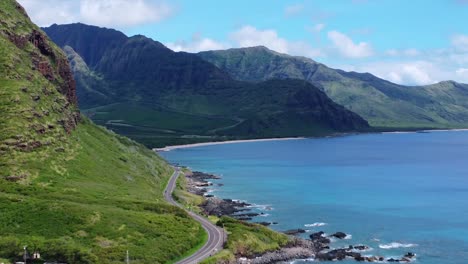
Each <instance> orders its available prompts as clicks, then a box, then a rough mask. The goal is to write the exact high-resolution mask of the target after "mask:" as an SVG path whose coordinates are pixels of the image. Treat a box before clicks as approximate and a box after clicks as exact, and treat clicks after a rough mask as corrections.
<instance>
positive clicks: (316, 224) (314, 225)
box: [304, 222, 327, 227]
mask: <svg viewBox="0 0 468 264" xmlns="http://www.w3.org/2000/svg"><path fill="white" fill-rule="evenodd" d="M324 225H327V223H320V222H317V223H313V224H305V225H304V226H305V227H319V226H324Z"/></svg>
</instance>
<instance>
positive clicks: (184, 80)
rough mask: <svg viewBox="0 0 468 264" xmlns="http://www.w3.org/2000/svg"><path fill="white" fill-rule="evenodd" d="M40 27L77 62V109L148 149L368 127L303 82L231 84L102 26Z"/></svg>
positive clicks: (188, 59) (192, 58)
mask: <svg viewBox="0 0 468 264" xmlns="http://www.w3.org/2000/svg"><path fill="white" fill-rule="evenodd" d="M44 30H45V31H46V32H47V34H49V36H50V37H51V38H52V39H53V40H54V41H55V42H56V43H57V44H58V45H59V46H61V47H63V48H64V49H65V51H67V54H69V59H70V61H71V62H72V65H75V67H73V69H74V75H75V76H76V77H77V81H78V91H79V93H78V96H79V100H80V103H82V105H81V109H83V110H84V112H85V113H86V114H87V115H88V116H90V117H91V118H92V119H93V120H95V121H96V122H99V123H100V124H102V125H105V126H107V127H108V128H110V129H112V130H114V131H116V132H118V133H120V134H123V135H127V136H129V137H132V138H133V139H135V140H138V141H139V142H142V143H144V144H146V145H147V146H150V147H157V146H164V145H170V144H184V143H193V142H200V141H217V140H226V139H240V138H263V137H287V136H321V135H329V134H333V133H337V132H350V131H361V130H366V129H368V124H367V122H366V121H365V120H363V119H362V118H361V117H359V116H358V115H356V114H354V113H352V112H350V111H349V110H347V109H345V108H343V107H341V106H340V105H337V104H336V103H334V102H333V101H331V100H330V99H329V98H328V97H327V96H326V95H325V94H324V93H323V92H322V91H320V90H319V89H318V88H317V87H315V86H313V85H311V84H309V83H307V82H304V81H300V80H289V79H288V80H269V81H267V82H264V83H260V84H254V83H250V82H241V81H235V80H233V79H232V78H231V77H230V76H229V75H228V74H226V73H225V72H223V71H221V70H220V69H218V68H217V67H215V66H214V65H213V64H211V63H209V62H206V61H205V60H203V59H201V58H199V57H198V56H197V55H195V54H190V53H185V52H174V51H172V50H170V49H168V48H167V47H165V46H164V45H162V44H161V43H159V42H157V41H153V40H151V39H149V38H146V37H144V36H133V37H129V38H127V37H122V36H124V35H123V34H122V33H121V32H118V31H115V30H111V29H106V28H98V27H94V26H88V25H83V24H70V25H53V26H51V27H48V28H45V29H44ZM80 91H81V93H80Z"/></svg>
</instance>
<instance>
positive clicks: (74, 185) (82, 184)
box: [0, 0, 205, 263]
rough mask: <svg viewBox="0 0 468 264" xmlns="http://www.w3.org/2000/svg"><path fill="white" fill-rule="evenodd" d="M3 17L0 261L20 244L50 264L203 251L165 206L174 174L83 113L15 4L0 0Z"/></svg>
mask: <svg viewBox="0 0 468 264" xmlns="http://www.w3.org/2000/svg"><path fill="white" fill-rule="evenodd" d="M0 21H1V23H0V112H1V114H0V234H1V235H0V262H6V263H9V262H13V261H19V260H21V259H22V258H21V255H22V252H23V246H24V245H27V246H28V248H29V250H30V251H33V250H38V251H39V252H40V253H41V255H42V257H43V259H44V260H47V261H49V262H52V261H58V262H67V263H122V262H123V261H124V259H125V255H126V251H127V250H129V252H130V258H131V260H132V263H166V262H169V261H171V260H175V259H178V258H180V257H181V256H182V255H184V254H186V253H188V252H189V251H191V250H193V248H194V247H196V246H197V245H200V244H201V243H202V242H203V240H204V238H205V237H204V236H205V235H204V232H203V230H202V228H201V227H200V225H199V224H198V223H196V222H194V221H193V220H192V219H191V218H190V217H189V216H188V215H187V214H186V213H185V212H184V211H182V210H181V209H179V208H176V207H173V206H170V205H168V204H167V203H166V202H164V200H163V197H162V190H163V187H164V185H165V184H166V182H167V180H168V178H169V176H170V174H171V173H172V169H171V168H170V167H169V166H168V165H167V164H166V163H165V162H164V161H163V160H162V159H160V158H159V157H158V156H156V155H155V154H154V153H153V152H152V151H150V150H148V149H146V148H144V147H143V146H142V145H139V144H137V143H135V142H133V141H131V140H129V139H127V138H124V137H121V136H118V135H116V134H114V133H111V132H109V131H107V130H105V129H104V128H101V127H97V126H96V125H94V124H92V123H91V122H90V121H88V120H87V119H86V118H84V119H83V118H81V117H80V114H79V112H78V109H77V105H76V94H75V83H74V80H73V78H72V73H71V71H70V68H69V64H68V62H67V58H66V56H65V55H64V54H63V53H62V51H61V50H60V49H59V48H58V47H57V46H55V45H54V44H53V43H52V42H51V41H50V40H49V39H48V38H47V36H46V35H45V33H43V32H42V31H41V30H40V29H39V28H38V27H36V26H35V25H33V24H32V23H31V21H30V20H29V18H28V17H27V15H26V13H25V11H24V9H23V8H22V7H21V6H20V5H19V4H17V3H16V2H15V1H13V0H4V1H1V2H0ZM77 63H79V62H78V61H77ZM75 66H76V65H75Z"/></svg>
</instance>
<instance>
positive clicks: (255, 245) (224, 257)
mask: <svg viewBox="0 0 468 264" xmlns="http://www.w3.org/2000/svg"><path fill="white" fill-rule="evenodd" d="M217 225H218V226H223V227H224V228H225V229H226V231H227V233H228V238H227V244H226V248H225V249H224V250H222V251H220V252H219V253H218V254H216V255H214V256H212V257H210V258H208V259H206V260H204V261H203V262H201V263H203V264H212V263H213V264H214V263H233V261H235V258H236V257H253V256H256V255H258V254H262V253H265V252H268V251H274V250H278V249H280V248H281V247H282V246H285V245H286V244H287V243H288V242H289V238H288V236H286V235H284V234H281V233H278V232H275V231H273V230H271V229H269V228H267V227H264V226H262V225H259V224H251V223H247V222H243V221H239V220H236V219H233V218H231V217H227V216H222V217H221V218H220V219H219V221H218V222H217Z"/></svg>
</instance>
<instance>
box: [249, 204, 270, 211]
mask: <svg viewBox="0 0 468 264" xmlns="http://www.w3.org/2000/svg"><path fill="white" fill-rule="evenodd" d="M246 207H247V208H256V209H260V210H263V211H271V210H273V207H271V205H270V204H252V205H249V206H246Z"/></svg>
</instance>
